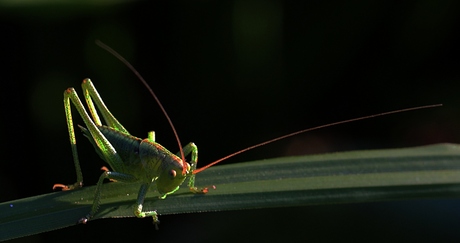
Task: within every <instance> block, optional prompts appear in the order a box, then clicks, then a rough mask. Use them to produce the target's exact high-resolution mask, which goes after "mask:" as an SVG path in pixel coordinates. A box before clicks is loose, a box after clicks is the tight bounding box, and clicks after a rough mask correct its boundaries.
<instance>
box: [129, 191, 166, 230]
mask: <svg viewBox="0 0 460 243" xmlns="http://www.w3.org/2000/svg"><path fill="white" fill-rule="evenodd" d="M150 184H151V183H145V184H142V185H141V188H140V189H139V193H138V194H137V206H136V208H135V209H134V215H136V217H138V218H145V217H150V216H151V217H152V219H153V224H155V229H157V230H158V224H159V223H160V220H158V214H157V212H156V211H155V210H154V211H142V209H143V207H144V200H145V196H146V195H147V191H148V189H149V187H150Z"/></svg>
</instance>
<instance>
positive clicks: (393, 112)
mask: <svg viewBox="0 0 460 243" xmlns="http://www.w3.org/2000/svg"><path fill="white" fill-rule="evenodd" d="M438 106H442V104H436V105H425V106H418V107H412V108H406V109H401V110H396V111H388V112H383V113H379V114H374V115H369V116H363V117H359V118H353V119H348V120H345V121H339V122H333V123H329V124H326V125H321V126H317V127H312V128H307V129H304V130H300V131H297V132H293V133H289V134H286V135H284V136H281V137H277V138H274V139H270V140H268V141H265V142H262V143H259V144H256V145H252V146H250V147H247V148H245V149H242V150H239V151H237V152H234V153H232V154H229V155H227V156H225V157H223V158H221V159H218V160H216V161H214V162H212V163H210V164H208V165H206V166H203V167H201V168H199V169H196V170H194V171H193V174H198V173H200V172H202V171H204V170H206V169H207V168H209V167H211V166H213V165H215V164H217V163H220V162H222V161H224V160H226V159H228V158H231V157H233V156H235V155H238V154H241V153H244V152H246V151H248V150H251V149H255V148H258V147H260V146H264V145H267V144H269V143H273V142H276V141H278V140H281V139H285V138H288V137H292V136H295V135H298V134H301V133H305V132H309V131H313V130H318V129H321V128H326V127H331V126H335V125H339V124H343V123H348V122H353V121H359V120H364V119H369V118H374V117H379V116H386V115H390V114H395V113H400V112H406V111H413V110H420V109H426V108H434V107H438Z"/></svg>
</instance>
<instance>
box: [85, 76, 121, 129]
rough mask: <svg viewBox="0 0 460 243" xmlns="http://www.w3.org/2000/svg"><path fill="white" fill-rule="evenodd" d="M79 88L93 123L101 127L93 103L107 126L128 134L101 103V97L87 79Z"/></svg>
mask: <svg viewBox="0 0 460 243" xmlns="http://www.w3.org/2000/svg"><path fill="white" fill-rule="evenodd" d="M81 87H82V89H83V92H84V95H85V100H86V104H88V108H89V111H90V112H91V115H92V117H93V119H94V122H95V123H96V124H97V125H99V126H100V125H101V120H100V119H99V116H98V114H97V111H96V108H95V107H94V103H96V106H97V108H98V109H99V111H100V112H101V113H102V117H103V118H104V121H105V123H107V126H109V127H111V128H113V129H115V130H117V131H120V132H123V133H126V134H129V132H128V130H126V129H125V128H124V127H123V125H121V123H120V122H119V121H118V120H117V119H116V118H115V117H114V116H113V115H112V113H111V112H110V111H109V109H108V108H107V106H106V105H105V104H104V101H102V98H101V96H100V95H99V93H98V92H97V90H96V87H94V85H93V82H91V80H90V79H89V78H87V79H84V80H83V82H82V84H81ZM93 99H94V103H93Z"/></svg>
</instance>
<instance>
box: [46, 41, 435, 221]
mask: <svg viewBox="0 0 460 243" xmlns="http://www.w3.org/2000/svg"><path fill="white" fill-rule="evenodd" d="M96 43H97V44H98V45H99V46H101V47H102V48H104V49H106V50H107V51H109V52H110V53H112V54H113V55H114V56H116V57H117V58H118V59H120V60H121V61H122V62H123V63H124V64H126V65H127V66H128V67H129V68H130V69H131V70H132V71H133V72H134V73H135V75H136V76H137V77H138V78H139V79H140V80H141V81H142V82H143V83H144V85H145V86H146V87H147V88H148V90H149V91H150V93H151V95H152V96H153V97H154V99H155V100H156V101H157V103H158V105H159V106H160V108H161V109H162V111H163V113H164V115H165V117H166V118H167V120H168V122H169V124H170V126H171V128H172V130H173V132H174V134H175V137H176V140H177V143H178V146H179V152H178V153H176V154H173V153H171V152H170V151H168V150H167V149H166V148H165V147H163V146H162V145H160V144H159V143H157V142H155V133H154V132H153V131H151V132H149V133H148V136H147V138H145V139H141V138H137V137H134V136H132V135H130V133H129V132H128V131H127V130H126V129H125V128H124V127H123V125H121V123H120V122H119V121H118V120H117V119H116V118H115V117H114V116H113V115H112V113H111V112H110V111H109V109H108V108H107V107H106V105H105V104H104V102H103V101H102V99H101V97H100V96H99V93H98V92H97V90H96V88H95V87H94V85H93V83H92V82H91V80H90V79H85V80H83V83H82V89H83V93H84V97H85V101H86V104H87V106H88V109H89V111H90V114H91V116H90V115H89V114H88V113H87V111H86V109H85V107H84V106H83V104H82V102H81V100H80V98H79V97H78V94H77V92H76V91H75V89H74V88H68V89H66V90H65V91H64V108H65V114H66V120H67V126H68V132H69V138H70V145H71V149H72V156H73V160H74V164H75V169H76V173H77V182H75V183H74V184H71V185H63V184H55V185H54V186H53V189H56V188H61V189H62V190H73V189H76V188H80V187H82V186H83V175H82V172H81V168H80V163H79V160H78V153H77V145H76V138H75V131H74V125H73V121H72V112H71V102H72V103H73V105H74V106H75V108H76V109H77V111H78V113H79V115H80V116H81V117H82V118H83V121H84V123H85V125H86V128H85V127H83V126H79V127H80V129H81V130H82V132H83V134H84V136H85V137H87V138H88V139H89V141H90V142H91V143H92V144H93V146H94V147H95V149H96V152H97V153H98V154H99V156H100V157H101V158H102V159H103V160H104V161H106V162H107V163H108V164H109V166H110V168H111V169H112V171H110V170H108V169H106V168H105V167H103V168H105V169H103V170H104V172H103V173H102V175H101V176H100V177H99V180H98V182H97V185H96V192H95V196H94V201H93V205H92V207H91V211H90V212H89V213H88V214H87V215H86V216H85V217H83V218H81V219H79V220H78V223H86V222H88V220H90V219H91V218H92V217H93V216H94V215H95V214H96V213H97V211H98V208H99V205H100V198H101V189H102V184H103V182H104V180H105V179H109V180H112V181H113V180H114V181H119V182H138V183H140V184H141V186H140V189H139V193H138V197H137V202H136V203H137V205H136V207H135V209H134V215H135V216H137V217H139V218H144V217H150V216H151V217H152V218H153V223H154V224H155V226H156V227H157V225H158V224H159V222H160V221H159V220H158V214H157V212H156V211H155V210H153V211H144V210H143V203H144V200H145V197H146V194H147V191H148V189H149V188H150V186H151V185H152V184H153V185H154V186H155V187H156V190H157V191H158V192H159V194H160V196H159V197H160V198H161V199H164V198H166V196H168V195H169V194H172V193H174V192H175V191H177V190H178V189H179V187H180V185H182V184H183V182H184V181H185V179H187V178H188V179H189V181H188V187H189V188H190V191H191V192H193V193H207V192H208V188H197V187H195V175H196V174H197V173H199V172H201V171H203V170H205V169H207V168H209V167H211V166H213V165H215V164H217V163H219V162H221V161H223V160H226V159H228V158H230V157H233V156H235V155H237V154H240V153H243V152H245V151H248V150H251V149H254V148H257V147H260V146H263V145H265V144H268V143H272V142H275V141H277V140H281V139H284V138H287V137H291V136H294V135H297V134H300V133H304V132H307V131H312V130H316V129H319V128H325V127H329V126H334V125H338V124H342V123H347V122H351V121H357V120H363V119H368V118H372V117H377V116H383V115H388V114H392V113H398V112H404V111H409V110H416V109H422V108H429V107H435V106H440V105H428V106H421V107H415V108H408V109H403V110H397V111H390V112H385V113H380V114H376V115H370V116H365V117H360V118H355V119H350V120H345V121H341V122H335V123H330V124H327V125H322V126H318V127H314V128H309V129H305V130H301V131H297V132H294V133H290V134H287V135H284V136H281V137H277V138H275V139H272V140H269V141H266V142H263V143H259V144H256V145H253V146H251V147H248V148H245V149H243V150H240V151H237V152H235V153H232V154H230V155H228V156H225V157H223V158H221V159H219V160H216V161H214V162H212V163H210V164H208V165H206V166H204V167H202V168H200V169H197V168H196V167H197V162H198V148H197V146H196V145H195V144H194V143H189V144H187V145H186V146H185V147H183V148H182V145H181V142H180V139H179V137H178V135H177V132H176V129H175V128H174V125H173V123H172V122H171V119H170V118H169V116H168V114H167V113H166V110H165V109H164V108H163V106H162V104H161V103H160V101H159V100H158V98H157V96H156V95H155V93H154V92H153V91H152V89H151V88H150V87H149V86H148V84H147V82H146V81H145V80H144V79H143V78H142V76H141V75H140V74H139V73H138V72H137V71H136V70H135V69H134V67H133V66H132V65H131V64H129V62H128V61H126V60H125V59H124V58H123V57H122V56H121V55H119V54H118V53H117V52H115V51H114V50H113V49H111V48H110V47H108V46H106V45H105V44H103V43H102V42H100V41H97V42H96ZM96 107H97V109H98V110H99V111H100V112H101V114H102V117H103V119H104V121H105V123H106V124H107V125H102V122H101V120H100V118H99V115H98V113H97V110H96ZM189 155H190V157H191V159H190V162H186V160H185V157H186V156H189Z"/></svg>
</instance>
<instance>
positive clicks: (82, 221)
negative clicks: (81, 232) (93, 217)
mask: <svg viewBox="0 0 460 243" xmlns="http://www.w3.org/2000/svg"><path fill="white" fill-rule="evenodd" d="M86 222H88V218H87V217H84V218H81V219H79V220H78V221H77V224H86Z"/></svg>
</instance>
